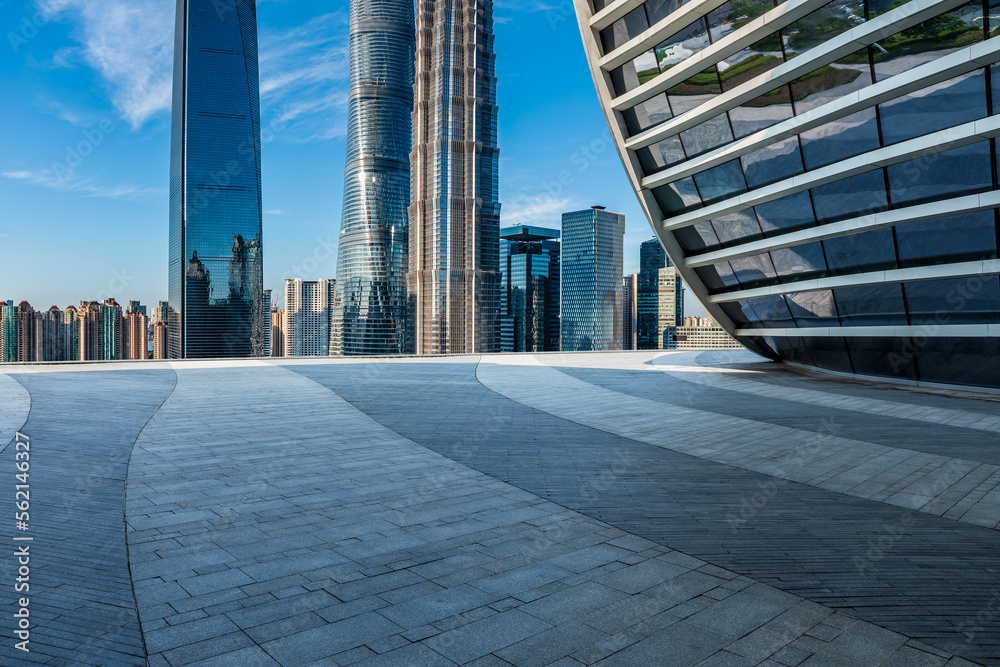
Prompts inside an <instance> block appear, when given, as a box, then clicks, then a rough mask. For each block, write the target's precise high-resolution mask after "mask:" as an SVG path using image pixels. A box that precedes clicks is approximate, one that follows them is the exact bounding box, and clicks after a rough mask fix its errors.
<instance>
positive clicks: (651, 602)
mask: <svg viewBox="0 0 1000 667" xmlns="http://www.w3.org/2000/svg"><path fill="white" fill-rule="evenodd" d="M18 431H20V433H21V434H22V435H23V437H20V438H15V434H16V433H17V432H18ZM25 439H26V440H27V443H26V444H21V445H18V444H17V443H18V442H20V441H23V440H25ZM0 447H4V448H3V449H2V451H0V482H2V483H0V488H5V489H7V491H5V492H4V493H3V494H0V503H4V502H6V503H8V507H7V509H5V510H3V509H0V513H6V514H5V516H7V517H8V519H7V520H6V521H3V522H0V539H3V540H5V541H6V544H7V546H6V547H5V548H4V549H3V550H0V577H2V581H0V591H2V592H0V604H2V606H3V609H4V612H5V615H4V619H3V620H2V621H0V665H3V666H5V667H6V666H8V665H10V666H14V665H32V664H47V665H99V666H102V667H104V666H115V665H147V664H148V665H151V666H153V667H166V666H170V667H180V666H181V665H206V666H207V665H212V666H226V665H234V666H236V667H253V666H257V665H283V666H289V667H297V666H301V665H330V666H337V665H357V666H359V667H376V666H378V667H388V666H400V667H423V666H425V665H426V666H437V665H474V666H476V667H500V666H508V665H513V666H515V667H536V666H537V667H543V666H545V665H553V666H557V667H571V666H575V665H601V666H602V667H633V666H638V667H643V666H647V665H649V666H655V665H670V666H673V665H676V666H689V665H690V666H694V665H702V666H706V667H707V666H711V667H727V666H742V665H787V666H793V667H794V666H797V665H804V666H809V667H815V666H818V665H841V666H851V665H859V666H865V665H886V666H894V667H922V666H924V665H927V666H944V665H947V666H948V667H957V666H961V665H973V664H981V665H1000V533H998V523H1000V397H994V396H989V395H976V394H971V393H963V392H949V391H942V390H932V389H919V390H918V389H911V388H905V387H897V386H890V385H879V384H871V383H862V382H852V381H844V380H838V379H833V378H828V377H819V376H815V375H807V374H804V373H802V372H798V371H794V370H791V369H788V368H785V367H782V366H778V365H776V364H773V363H770V362H765V361H762V360H761V359H759V358H758V357H755V356H753V355H751V354H750V353H747V352H737V351H717V352H667V353H663V352H635V353H592V354H546V355H504V356H501V355H495V356H469V357H442V358H421V359H415V358H407V359H391V360H371V359H367V360H350V359H273V360H257V361H240V362H169V363H166V362H164V363H161V362H148V363H120V364H86V365H37V366H21V365H14V366H5V367H3V369H2V372H0ZM19 466H20V469H19ZM25 469H27V470H25ZM24 471H27V472H28V473H29V475H30V477H22V478H20V479H18V478H17V477H16V475H18V474H22V473H23V472H24ZM19 484H20V485H22V486H27V487H30V498H29V499H26V498H25V495H22V496H21V497H20V498H16V497H15V492H16V486H17V485H19ZM18 502H26V504H25V505H24V507H23V508H18V507H17V506H16V503H18ZM24 508H27V513H28V514H29V515H30V516H29V517H28V518H27V521H25V522H24V524H21V525H18V524H17V523H16V522H15V513H16V512H19V511H22V509H24ZM4 554H5V555H4ZM19 581H20V583H21V584H26V585H27V586H28V587H29V588H28V589H27V590H26V591H24V590H22V591H20V592H18V591H17V590H16V589H15V587H16V586H18V585H19V583H18V582H19ZM22 598H24V599H22ZM22 609H26V610H27V612H23V611H21V612H20V613H21V614H22V616H23V615H24V614H25V613H27V614H29V617H30V621H29V622H28V626H29V627H28V629H27V632H25V633H24V634H23V635H22V636H21V637H18V636H17V635H16V632H17V631H18V629H19V628H18V621H19V619H18V618H17V617H16V616H15V614H16V613H19V610H22ZM22 632H23V630H22ZM25 637H27V640H25V639H24V638H25ZM22 641H27V642H28V643H27V644H21V646H22V648H29V649H30V652H24V651H22V650H19V649H18V648H17V644H18V642H22Z"/></svg>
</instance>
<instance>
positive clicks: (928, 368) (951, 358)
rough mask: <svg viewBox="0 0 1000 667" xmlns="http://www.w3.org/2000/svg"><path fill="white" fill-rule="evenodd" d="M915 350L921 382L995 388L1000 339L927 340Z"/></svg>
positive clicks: (999, 370)
mask: <svg viewBox="0 0 1000 667" xmlns="http://www.w3.org/2000/svg"><path fill="white" fill-rule="evenodd" d="M921 343H922V344H921V345H920V347H919V348H916V353H917V363H918V365H919V366H920V379H921V380H923V381H925V382H945V383H949V384H965V385H974V386H980V387H996V386H997V378H998V377H1000V338H927V339H925V340H923V341H921Z"/></svg>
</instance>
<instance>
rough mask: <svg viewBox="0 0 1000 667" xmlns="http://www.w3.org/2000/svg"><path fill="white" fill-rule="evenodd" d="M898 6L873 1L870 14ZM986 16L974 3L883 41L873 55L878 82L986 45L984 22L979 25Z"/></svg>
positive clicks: (881, 0) (880, 0)
mask: <svg viewBox="0 0 1000 667" xmlns="http://www.w3.org/2000/svg"><path fill="white" fill-rule="evenodd" d="M896 6H898V5H896V4H895V3H894V2H893V1H892V0H870V1H869V3H868V10H869V12H870V13H871V14H872V16H876V15H879V14H883V13H885V12H887V11H889V10H891V9H894V8H895V7H896ZM982 15H983V6H982V3H980V2H973V3H969V4H968V5H964V6H962V7H959V8H957V9H955V10H953V11H950V12H947V13H944V14H940V15H938V16H935V17H934V18H931V19H928V20H927V21H924V22H923V23H918V24H917V25H915V26H913V27H911V28H907V29H906V30H903V31H900V32H897V33H896V34H894V35H890V36H889V37H886V38H885V39H880V40H879V41H878V42H877V46H876V47H875V48H874V49H873V51H872V54H873V57H874V61H875V79H876V80H877V81H883V80H885V79H887V78H889V77H891V76H895V75H896V74H900V73H902V72H906V71H908V70H910V69H912V68H913V67H914V65H915V64H916V63H924V62H929V61H931V60H934V59H935V58H940V57H941V56H946V55H948V54H949V53H954V52H955V51H957V50H958V49H961V48H963V47H967V46H969V45H970V44H975V43H977V42H981V41H983V27H982V21H981V19H980V20H979V22H978V24H977V21H976V19H977V18H979V17H981V16H982Z"/></svg>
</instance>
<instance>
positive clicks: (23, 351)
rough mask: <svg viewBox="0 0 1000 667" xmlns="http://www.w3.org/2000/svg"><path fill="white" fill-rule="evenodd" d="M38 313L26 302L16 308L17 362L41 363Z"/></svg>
mask: <svg viewBox="0 0 1000 667" xmlns="http://www.w3.org/2000/svg"><path fill="white" fill-rule="evenodd" d="M39 315H40V313H36V312H35V309H34V308H32V307H31V304H30V303H28V302H27V301H22V302H21V303H20V304H18V306H17V315H16V317H17V361H19V362H22V363H23V362H31V361H42V356H43V354H42V353H43V348H42V327H41V319H40V317H39Z"/></svg>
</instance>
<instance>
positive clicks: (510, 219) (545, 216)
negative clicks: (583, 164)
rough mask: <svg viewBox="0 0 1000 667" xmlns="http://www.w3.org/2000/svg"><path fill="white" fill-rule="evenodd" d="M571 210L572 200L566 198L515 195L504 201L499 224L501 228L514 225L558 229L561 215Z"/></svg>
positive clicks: (560, 223) (572, 208)
mask: <svg viewBox="0 0 1000 667" xmlns="http://www.w3.org/2000/svg"><path fill="white" fill-rule="evenodd" d="M572 210H574V207H573V200H572V199H569V198H567V197H562V198H556V197H553V196H551V195H536V196H531V197H529V196H525V195H517V196H515V197H514V198H513V199H510V200H506V201H504V205H503V209H502V210H501V215H500V224H501V225H502V226H503V227H512V226H515V225H540V226H542V227H559V226H561V225H562V214H563V213H565V212H567V211H572Z"/></svg>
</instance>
